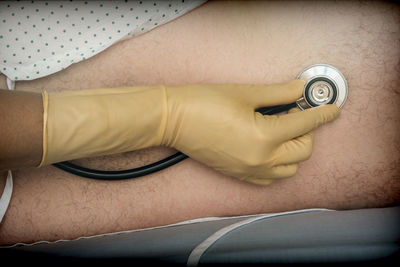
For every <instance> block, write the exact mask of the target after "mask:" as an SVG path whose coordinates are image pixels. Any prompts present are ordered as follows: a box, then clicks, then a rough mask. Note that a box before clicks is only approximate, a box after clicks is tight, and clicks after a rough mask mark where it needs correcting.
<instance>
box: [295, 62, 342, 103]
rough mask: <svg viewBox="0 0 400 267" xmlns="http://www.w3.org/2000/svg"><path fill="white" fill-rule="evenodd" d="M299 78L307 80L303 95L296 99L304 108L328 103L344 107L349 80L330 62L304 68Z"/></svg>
mask: <svg viewBox="0 0 400 267" xmlns="http://www.w3.org/2000/svg"><path fill="white" fill-rule="evenodd" d="M297 79H300V80H303V81H305V83H306V84H305V86H304V91H303V96H302V97H301V98H300V99H298V100H297V101H296V104H297V106H298V107H299V108H300V109H302V110H304V109H307V108H311V107H317V106H321V105H326V104H336V105H337V106H338V107H339V108H342V106H343V104H344V103H345V102H346V99H347V91H348V87H347V81H346V79H345V78H344V76H343V74H342V73H341V72H340V71H339V70H338V69H336V68H335V67H333V66H331V65H328V64H315V65H311V66H309V67H307V68H306V69H304V70H303V71H302V72H301V73H300V74H299V75H298V76H297Z"/></svg>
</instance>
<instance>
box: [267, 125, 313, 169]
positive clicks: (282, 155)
mask: <svg viewBox="0 0 400 267" xmlns="http://www.w3.org/2000/svg"><path fill="white" fill-rule="evenodd" d="M313 143H314V133H313V132H312V131H311V132H308V133H306V134H304V135H302V136H299V137H297V138H295V139H292V140H289V141H286V142H284V143H283V144H281V145H280V146H279V147H278V148H277V150H276V152H275V153H276V155H278V156H277V159H276V163H277V164H279V165H281V164H293V163H299V162H301V161H305V160H307V159H309V158H310V157H311V154H312V151H313Z"/></svg>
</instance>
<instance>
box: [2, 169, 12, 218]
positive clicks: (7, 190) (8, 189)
mask: <svg viewBox="0 0 400 267" xmlns="http://www.w3.org/2000/svg"><path fill="white" fill-rule="evenodd" d="M12 191H13V180H12V174H11V171H10V170H9V171H8V175H7V180H6V186H5V187H4V190H3V194H2V195H1V198H0V223H1V221H2V220H3V217H4V215H5V214H6V211H7V208H8V205H9V204H10V200H11V195H12Z"/></svg>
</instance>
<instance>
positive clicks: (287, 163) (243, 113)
mask: <svg viewBox="0 0 400 267" xmlns="http://www.w3.org/2000/svg"><path fill="white" fill-rule="evenodd" d="M303 87H304V82H303V81H300V80H295V81H292V82H290V83H286V84H275V85H186V86H172V87H165V86H151V87H127V88H112V89H95V90H83V91H72V92H63V93H54V94H47V93H46V92H44V93H43V103H44V111H45V112H44V121H45V124H44V142H43V144H44V150H43V151H44V154H43V160H42V163H41V165H46V164H50V163H54V162H59V161H65V160H71V159H76V158H83V157H91V156H99V155H106V154H113V153H120V152H125V151H131V150H136V149H141V148H146V147H151V146H159V145H164V146H168V147H173V148H176V149H177V150H179V151H181V152H183V153H184V154H186V155H188V156H189V157H191V158H193V159H195V160H198V161H200V162H203V163H204V164H206V165H208V166H210V167H212V168H214V169H216V170H218V171H220V172H222V173H224V174H227V175H230V176H234V177H237V178H239V179H241V180H245V181H248V182H252V183H256V184H269V183H270V181H271V179H275V178H283V177H289V176H292V175H294V174H295V173H296V171H297V168H298V162H300V161H303V160H306V159H307V158H309V156H310V155H311V152H312V135H311V134H307V133H308V132H310V131H311V130H312V129H314V128H316V127H318V126H319V125H321V124H323V123H326V122H328V121H331V120H333V119H335V118H336V117H337V116H338V114H339V109H338V108H337V107H336V106H335V105H326V106H322V107H318V108H313V109H309V110H305V111H301V112H292V113H290V114H287V115H282V116H263V115H261V114H260V113H256V112H255V111H254V110H255V109H256V108H259V107H265V106H274V105H279V104H286V103H291V102H294V101H295V100H296V99H298V98H299V97H300V96H301V95H302V92H303Z"/></svg>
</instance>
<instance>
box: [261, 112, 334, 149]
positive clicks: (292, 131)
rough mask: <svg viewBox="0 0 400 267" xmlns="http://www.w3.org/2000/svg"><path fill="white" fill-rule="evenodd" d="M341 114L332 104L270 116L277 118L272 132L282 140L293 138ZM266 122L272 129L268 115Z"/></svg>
mask: <svg viewBox="0 0 400 267" xmlns="http://www.w3.org/2000/svg"><path fill="white" fill-rule="evenodd" d="M339 114H340V109H339V108H338V107H337V106H336V105H334V104H331V105H324V106H319V107H315V108H310V109H306V110H303V111H301V112H291V113H288V114H286V115H283V116H279V117H277V116H274V117H271V118H270V119H273V120H275V121H274V127H273V132H272V134H275V136H277V138H278V141H280V142H284V141H287V140H291V139H293V138H296V137H298V136H301V135H304V134H306V133H308V132H310V131H312V130H314V129H315V128H317V127H319V126H321V125H323V124H325V123H327V122H330V121H333V120H335V119H336V118H337V117H338V116H339ZM265 122H266V126H267V127H269V128H270V129H269V130H270V131H271V123H270V122H268V116H266V120H265Z"/></svg>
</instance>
